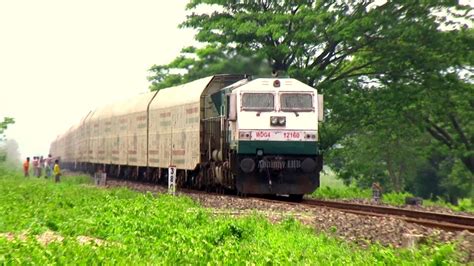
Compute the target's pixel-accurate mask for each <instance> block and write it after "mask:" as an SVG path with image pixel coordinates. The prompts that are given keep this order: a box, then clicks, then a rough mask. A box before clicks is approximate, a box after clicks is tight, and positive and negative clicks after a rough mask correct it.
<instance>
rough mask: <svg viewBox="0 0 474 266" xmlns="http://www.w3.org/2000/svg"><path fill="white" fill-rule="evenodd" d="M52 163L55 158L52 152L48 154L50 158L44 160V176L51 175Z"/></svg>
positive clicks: (48, 176)
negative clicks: (52, 156)
mask: <svg viewBox="0 0 474 266" xmlns="http://www.w3.org/2000/svg"><path fill="white" fill-rule="evenodd" d="M52 163H53V158H51V154H48V158H46V159H45V160H44V178H50V177H51V171H52Z"/></svg>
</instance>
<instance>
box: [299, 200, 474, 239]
mask: <svg viewBox="0 0 474 266" xmlns="http://www.w3.org/2000/svg"><path fill="white" fill-rule="evenodd" d="M301 204H304V205H309V206H322V207H327V208H332V209H338V210H343V211H346V212H352V213H355V214H363V215H373V216H386V215H391V216H396V217H400V218H402V219H403V220H405V221H407V222H411V223H417V224H421V225H425V226H429V227H439V228H443V229H446V230H455V231H459V230H468V231H470V232H474V217H471V216H466V215H454V214H445V213H436V212H427V211H419V210H409V209H402V208H396V207H388V206H377V205H369V204H361V203H350V202H339V201H329V200H316V199H305V200H303V201H302V202H301Z"/></svg>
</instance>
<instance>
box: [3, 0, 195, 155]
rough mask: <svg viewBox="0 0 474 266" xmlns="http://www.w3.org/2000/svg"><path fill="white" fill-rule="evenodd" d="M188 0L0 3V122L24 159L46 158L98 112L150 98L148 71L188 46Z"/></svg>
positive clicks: (24, 0)
mask: <svg viewBox="0 0 474 266" xmlns="http://www.w3.org/2000/svg"><path fill="white" fill-rule="evenodd" d="M186 2H187V1H186V0H173V1H165V0H137V1H121V0H100V1H99V0H81V1H78V0H74V1H73V0H42V1H38V0H0V120H2V121H3V117H5V116H8V117H13V118H14V119H15V124H14V125H10V126H9V128H8V130H7V131H6V135H7V138H9V139H15V140H16V141H17V142H18V144H19V147H20V153H21V156H22V157H23V158H24V157H26V156H34V155H47V154H48V152H49V145H50V143H51V142H52V141H53V140H54V139H55V138H56V137H57V135H59V134H61V133H63V132H64V131H66V130H67V129H68V128H69V127H71V126H72V125H74V124H75V123H77V122H78V121H79V120H80V119H81V118H82V117H83V116H85V115H86V114H87V113H88V112H89V111H90V110H93V109H95V108H96V107H99V106H102V105H105V104H108V103H111V102H114V101H117V100H122V99H126V98H127V97H130V96H133V95H137V94H140V93H144V92H147V91H148V86H149V82H148V81H147V79H146V77H147V76H149V75H150V73H149V72H148V69H149V68H150V67H151V66H152V65H153V64H166V63H169V62H170V61H171V60H173V59H174V58H175V57H176V56H177V55H178V54H179V51H180V50H181V48H183V47H185V46H188V45H192V44H194V43H195V42H194V41H193V38H194V32H193V31H192V30H189V29H178V24H179V23H180V22H182V21H184V19H185V15H186V11H185V5H186Z"/></svg>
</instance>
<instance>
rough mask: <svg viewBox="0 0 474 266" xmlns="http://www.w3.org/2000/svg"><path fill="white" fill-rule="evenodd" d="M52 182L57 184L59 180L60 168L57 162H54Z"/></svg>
mask: <svg viewBox="0 0 474 266" xmlns="http://www.w3.org/2000/svg"><path fill="white" fill-rule="evenodd" d="M53 173H54V182H56V183H59V181H60V180H59V179H60V178H61V168H60V167H59V160H56V161H54V169H53Z"/></svg>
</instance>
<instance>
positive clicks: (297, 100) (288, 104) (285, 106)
mask: <svg viewBox="0 0 474 266" xmlns="http://www.w3.org/2000/svg"><path fill="white" fill-rule="evenodd" d="M280 106H281V110H282V111H303V112H304V111H308V112H309V111H313V110H314V106H313V95H312V94H310V93H282V94H281V95H280Z"/></svg>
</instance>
